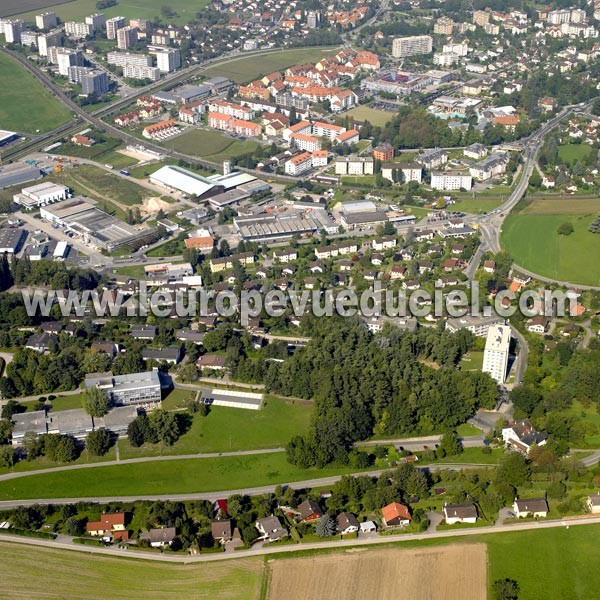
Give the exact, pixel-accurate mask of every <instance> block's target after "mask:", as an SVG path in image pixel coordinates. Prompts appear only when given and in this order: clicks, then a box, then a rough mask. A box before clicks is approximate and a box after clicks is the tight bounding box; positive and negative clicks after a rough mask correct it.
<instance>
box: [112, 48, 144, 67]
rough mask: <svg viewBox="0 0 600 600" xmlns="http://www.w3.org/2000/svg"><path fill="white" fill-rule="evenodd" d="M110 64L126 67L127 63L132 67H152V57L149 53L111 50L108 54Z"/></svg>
mask: <svg viewBox="0 0 600 600" xmlns="http://www.w3.org/2000/svg"><path fill="white" fill-rule="evenodd" d="M106 62H107V63H108V64H109V65H116V66H117V67H122V68H123V69H125V66H126V65H130V66H132V67H151V66H152V57H151V56H148V55H147V54H133V53H132V52H109V53H108V54H107V55H106Z"/></svg>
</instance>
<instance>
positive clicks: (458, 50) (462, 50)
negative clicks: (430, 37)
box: [442, 43, 469, 56]
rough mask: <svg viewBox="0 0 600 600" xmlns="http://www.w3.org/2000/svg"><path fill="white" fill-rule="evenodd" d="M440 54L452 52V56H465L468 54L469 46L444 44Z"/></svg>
mask: <svg viewBox="0 0 600 600" xmlns="http://www.w3.org/2000/svg"><path fill="white" fill-rule="evenodd" d="M442 52H444V53H447V52H454V54H458V55H459V56H466V55H467V54H468V52H469V46H468V45H467V44H465V43H461V44H444V45H443V46H442Z"/></svg>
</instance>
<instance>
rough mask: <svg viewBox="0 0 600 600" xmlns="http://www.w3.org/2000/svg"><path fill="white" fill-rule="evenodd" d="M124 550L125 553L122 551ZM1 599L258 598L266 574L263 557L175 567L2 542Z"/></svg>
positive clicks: (230, 599) (0, 553)
mask: <svg viewBox="0 0 600 600" xmlns="http://www.w3.org/2000/svg"><path fill="white" fill-rule="evenodd" d="M124 554H125V552H124ZM0 561H1V562H2V564H4V565H8V564H10V565H11V566H10V568H4V569H2V571H3V573H2V593H1V596H2V598H4V599H6V600H14V599H17V598H19V599H23V598H40V599H44V600H47V599H59V598H69V599H70V600H107V599H109V598H122V599H123V600H137V599H139V598H154V599H170V598H173V599H178V600H179V599H180V598H194V600H203V599H207V600H208V599H211V600H213V599H214V600H258V598H259V597H260V589H261V582H262V577H263V571H264V567H263V562H262V560H261V559H260V558H244V559H241V560H235V561H233V560H231V561H223V562H220V563H219V564H218V568H215V564H214V563H207V564H194V565H179V564H177V565H174V564H165V563H160V562H155V561H141V560H133V559H128V558H125V557H124V558H112V557H106V556H99V555H86V554H84V553H81V552H68V551H64V550H62V551H61V550H54V549H50V548H35V553H33V552H32V551H31V549H28V548H27V547H25V546H21V545H18V546H17V545H15V544H8V543H6V542H1V541H0Z"/></svg>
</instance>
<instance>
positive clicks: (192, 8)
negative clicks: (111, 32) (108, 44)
mask: <svg viewBox="0 0 600 600" xmlns="http://www.w3.org/2000/svg"><path fill="white" fill-rule="evenodd" d="M30 1H31V0H30ZM55 4H56V5H55ZM207 4H208V1H207V0H169V2H165V0H145V2H138V1H136V0H119V2H118V4H117V5H116V6H111V7H110V8H106V9H103V10H102V11H100V12H102V13H104V14H105V15H106V18H107V19H108V18H111V17H116V16H123V17H126V18H128V19H131V18H135V17H139V18H142V19H153V18H154V17H160V16H161V11H160V9H161V7H163V6H169V8H171V9H173V10H174V11H175V12H176V13H177V16H174V17H170V18H169V19H168V23H173V24H174V25H185V24H186V23H187V22H188V21H190V20H192V19H194V18H195V16H196V13H197V12H199V11H201V10H202V9H203V8H204V7H205V6H206V5H207ZM20 7H21V8H16V9H15V12H18V13H20V14H19V16H20V17H21V18H23V19H25V20H28V21H34V22H35V15H36V14H38V13H39V12H40V11H39V10H36V8H37V7H36V6H34V7H30V5H29V4H28V1H27V0H25V2H22V3H21V4H20ZM45 7H46V8H47V9H49V8H50V7H52V8H51V10H52V11H54V12H55V13H56V14H57V15H58V16H59V17H60V18H61V20H62V21H83V19H84V18H85V17H86V16H88V15H91V14H93V13H96V12H98V10H97V9H96V1H95V0H73V2H67V3H63V4H61V3H52V2H46V3H45ZM23 10H25V11H29V12H22V11H23ZM4 12H5V13H6V11H4ZM15 12H13V13H12V14H15ZM6 14H8V13H6ZM163 20H164V17H163Z"/></svg>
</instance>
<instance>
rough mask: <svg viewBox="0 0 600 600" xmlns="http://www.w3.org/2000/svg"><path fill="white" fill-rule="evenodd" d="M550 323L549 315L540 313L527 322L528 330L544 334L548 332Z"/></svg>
mask: <svg viewBox="0 0 600 600" xmlns="http://www.w3.org/2000/svg"><path fill="white" fill-rule="evenodd" d="M549 323H550V320H549V319H548V318H547V317H544V316H542V315H538V316H537V317H533V319H531V320H530V321H529V323H527V330H528V331H531V332H532V333H538V334H540V335H544V333H546V331H547V329H548V324H549Z"/></svg>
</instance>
